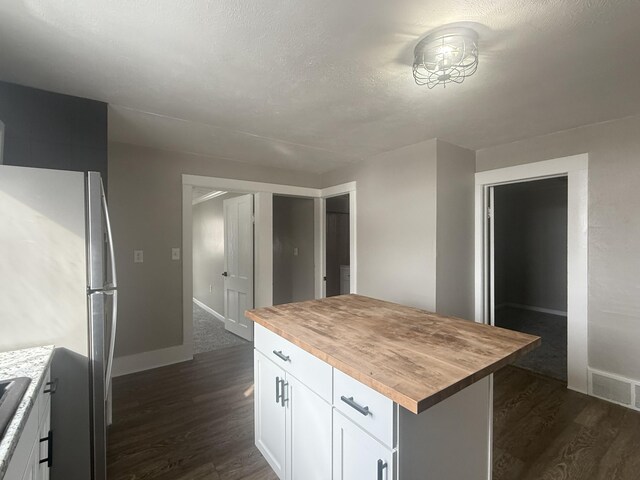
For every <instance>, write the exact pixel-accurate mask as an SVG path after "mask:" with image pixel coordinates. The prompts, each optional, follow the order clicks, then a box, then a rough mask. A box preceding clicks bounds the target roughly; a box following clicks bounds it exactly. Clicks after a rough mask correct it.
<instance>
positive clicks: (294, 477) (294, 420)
mask: <svg viewBox="0 0 640 480" xmlns="http://www.w3.org/2000/svg"><path fill="white" fill-rule="evenodd" d="M287 382H288V384H289V385H288V389H287V394H288V401H287V402H286V406H287V450H286V451H287V475H286V479H287V480H300V479H303V480H330V479H331V405H329V404H328V403H327V402H325V401H324V400H323V399H322V398H320V397H319V396H318V395H316V394H315V393H314V392H312V391H311V390H309V388H307V387H306V386H305V385H303V384H302V383H300V382H299V381H298V380H296V379H295V378H294V377H291V376H287Z"/></svg>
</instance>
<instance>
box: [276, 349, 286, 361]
mask: <svg viewBox="0 0 640 480" xmlns="http://www.w3.org/2000/svg"><path fill="white" fill-rule="evenodd" d="M273 354H274V355H275V356H276V357H278V358H280V359H281V360H284V361H285V362H288V361H289V360H290V357H289V355H285V354H284V353H282V350H274V351H273Z"/></svg>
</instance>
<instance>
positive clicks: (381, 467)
mask: <svg viewBox="0 0 640 480" xmlns="http://www.w3.org/2000/svg"><path fill="white" fill-rule="evenodd" d="M386 468H387V462H383V461H382V460H378V480H383V479H382V475H383V474H384V471H385V469H386Z"/></svg>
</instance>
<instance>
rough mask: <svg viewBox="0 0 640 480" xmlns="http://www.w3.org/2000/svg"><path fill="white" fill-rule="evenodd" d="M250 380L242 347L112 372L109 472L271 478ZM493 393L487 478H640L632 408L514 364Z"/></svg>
mask: <svg viewBox="0 0 640 480" xmlns="http://www.w3.org/2000/svg"><path fill="white" fill-rule="evenodd" d="M252 385H253V353H252V347H251V345H239V346H234V347H229V348H225V349H221V350H216V351H213V352H208V353H203V354H199V355H196V356H195V358H194V360H193V361H192V362H186V363H181V364H177V365H171V366H168V367H163V368H158V369H155V370H151V371H147V372H142V373H137V374H133V375H128V376H125V377H119V378H116V379H115V380H114V419H115V422H114V425H113V426H112V427H111V428H110V430H109V445H108V453H107V457H108V478H109V480H124V479H126V480H139V479H154V480H187V479H188V480H201V479H207V480H208V479H211V480H235V479H247V480H257V479H264V480H274V479H276V478H277V477H276V476H275V474H274V473H273V472H272V471H271V470H270V469H269V466H268V465H267V463H266V461H265V460H264V459H263V458H262V456H261V455H260V453H259V452H258V451H257V449H256V448H255V446H254V444H253V395H252ZM494 397H495V403H494V405H495V411H494V425H495V441H494V477H493V478H494V480H534V479H535V480H538V479H545V480H569V479H571V480H592V479H593V480H595V479H597V480H616V479H617V480H637V479H639V478H640V413H638V412H634V411H632V410H628V409H625V408H622V407H618V406H616V405H612V404H609V403H607V402H603V401H600V400H597V399H594V398H590V397H587V396H585V395H581V394H579V393H575V392H571V391H569V390H567V389H566V388H565V387H564V385H563V384H562V383H561V382H559V381H556V380H552V379H549V378H546V377H542V376H538V375H536V374H533V373H530V372H527V371H525V370H521V369H519V368H514V367H507V368H504V369H503V370H501V371H500V372H498V373H497V374H496V375H495V396H494ZM301 480H304V479H301ZM411 480H413V479H411Z"/></svg>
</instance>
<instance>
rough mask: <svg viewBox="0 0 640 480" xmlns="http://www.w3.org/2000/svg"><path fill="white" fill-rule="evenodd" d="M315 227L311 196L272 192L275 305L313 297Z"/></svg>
mask: <svg viewBox="0 0 640 480" xmlns="http://www.w3.org/2000/svg"><path fill="white" fill-rule="evenodd" d="M314 228H315V225H314V202H313V199H312V198H295V197H283V196H278V195H274V196H273V304H274V305H280V304H283V303H291V302H300V301H304V300H312V299H313V298H314V296H315V269H314V262H315V258H314V253H315V252H314ZM294 249H297V252H298V253H297V255H296V254H295V253H294Z"/></svg>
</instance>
